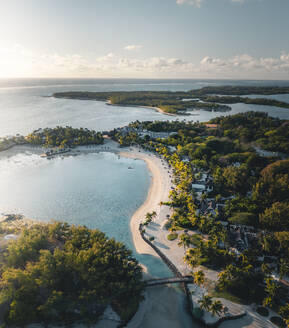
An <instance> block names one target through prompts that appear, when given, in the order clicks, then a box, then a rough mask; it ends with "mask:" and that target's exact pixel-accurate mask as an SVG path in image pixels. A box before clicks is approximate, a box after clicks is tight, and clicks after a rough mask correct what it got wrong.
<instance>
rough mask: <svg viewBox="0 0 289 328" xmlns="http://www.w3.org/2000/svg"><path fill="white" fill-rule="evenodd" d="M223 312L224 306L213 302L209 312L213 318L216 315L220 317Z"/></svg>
mask: <svg viewBox="0 0 289 328" xmlns="http://www.w3.org/2000/svg"><path fill="white" fill-rule="evenodd" d="M223 310H224V306H223V304H222V303H221V302H220V301H214V302H213V303H212V305H211V307H210V312H211V313H212V315H213V316H215V315H218V316H219V317H220V315H221V313H222V312H223Z"/></svg>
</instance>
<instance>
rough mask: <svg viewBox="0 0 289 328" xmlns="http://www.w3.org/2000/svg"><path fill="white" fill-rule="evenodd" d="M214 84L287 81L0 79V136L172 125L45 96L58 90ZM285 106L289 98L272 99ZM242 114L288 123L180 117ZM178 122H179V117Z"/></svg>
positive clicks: (280, 113)
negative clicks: (246, 118) (244, 117)
mask: <svg viewBox="0 0 289 328" xmlns="http://www.w3.org/2000/svg"><path fill="white" fill-rule="evenodd" d="M208 85H211V86H215V85H280V86H285V85H286V86H288V85H289V81H236V80H131V79H129V80H125V79H117V80H112V79H5V80H4V79H0V137H1V136H5V135H12V134H16V133H20V134H28V133H30V132H32V131H33V130H35V129H38V128H40V127H54V126H57V125H62V126H66V125H71V126H73V127H87V128H90V129H95V130H97V131H103V130H110V129H113V128H116V127H119V126H123V125H126V124H128V123H129V122H131V121H134V120H137V119H138V120H168V119H169V120H173V119H175V118H174V117H171V116H166V115H162V114H160V113H157V112H155V111H154V110H151V109H144V108H133V107H129V108H127V107H114V106H107V105H105V103H103V102H96V101H80V100H66V99H55V98H52V97H47V96H50V95H52V94H53V93H54V92H60V91H77V90H79V91H120V90H121V91H136V90H152V91H162V90H170V91H187V90H191V89H196V88H201V87H203V86H208ZM273 98H275V99H280V100H283V101H286V100H287V101H288V102H289V95H280V96H278V95H277V96H273ZM248 110H256V111H266V112H268V113H269V114H270V115H271V116H277V117H280V118H284V119H285V118H286V119H288V118H289V110H288V109H280V108H276V107H267V106H257V105H245V104H234V105H232V111H231V112H227V113H225V114H224V113H214V112H206V111H196V112H195V113H194V115H192V116H189V117H185V118H186V119H188V120H193V121H200V122H203V121H208V120H210V119H211V118H213V117H216V116H220V115H230V114H235V113H239V112H244V111H248ZM180 119H183V117H181V118H180Z"/></svg>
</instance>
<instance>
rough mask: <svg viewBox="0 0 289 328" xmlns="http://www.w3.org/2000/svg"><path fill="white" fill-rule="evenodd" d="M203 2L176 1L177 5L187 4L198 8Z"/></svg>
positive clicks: (198, 0) (195, 0) (199, 0)
mask: <svg viewBox="0 0 289 328" xmlns="http://www.w3.org/2000/svg"><path fill="white" fill-rule="evenodd" d="M203 1H204V0H177V4H178V5H183V4H188V5H195V6H197V7H200V6H201V4H202V2H203Z"/></svg>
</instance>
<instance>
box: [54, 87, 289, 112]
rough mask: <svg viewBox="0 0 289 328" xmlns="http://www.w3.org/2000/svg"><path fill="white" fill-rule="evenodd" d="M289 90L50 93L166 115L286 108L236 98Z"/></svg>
mask: <svg viewBox="0 0 289 328" xmlns="http://www.w3.org/2000/svg"><path fill="white" fill-rule="evenodd" d="M287 93H289V88H288V87H254V86H252V87H249V86H247V87H243V86H235V87H234V86H219V87H204V88H201V89H196V90H190V91H187V92H170V91H158V92H156V91H130V92H127V91H116V92H86V91H68V92H58V93H54V94H53V97H56V98H65V99H78V100H97V101H106V102H107V104H108V105H122V106H141V107H150V108H155V109H156V110H159V111H162V112H164V113H168V114H182V115H184V114H188V113H189V112H190V111H192V110H199V109H202V110H207V111H221V112H225V111H230V110H231V107H230V106H228V104H235V103H244V104H252V105H265V106H275V107H281V108H289V103H286V102H283V101H278V100H275V99H268V98H248V97H237V96H240V95H251V94H255V95H277V94H287Z"/></svg>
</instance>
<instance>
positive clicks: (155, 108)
mask: <svg viewBox="0 0 289 328" xmlns="http://www.w3.org/2000/svg"><path fill="white" fill-rule="evenodd" d="M105 103H106V104H107V105H109V106H121V107H137V108H149V109H153V110H155V111H157V112H159V113H161V114H164V115H169V116H177V114H173V113H167V112H165V111H164V110H163V109H161V108H159V107H152V106H138V105H122V104H112V103H111V101H110V100H108V101H106V102H105Z"/></svg>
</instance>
